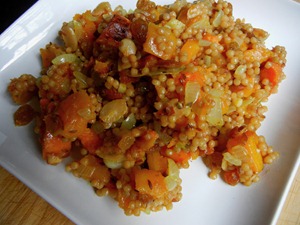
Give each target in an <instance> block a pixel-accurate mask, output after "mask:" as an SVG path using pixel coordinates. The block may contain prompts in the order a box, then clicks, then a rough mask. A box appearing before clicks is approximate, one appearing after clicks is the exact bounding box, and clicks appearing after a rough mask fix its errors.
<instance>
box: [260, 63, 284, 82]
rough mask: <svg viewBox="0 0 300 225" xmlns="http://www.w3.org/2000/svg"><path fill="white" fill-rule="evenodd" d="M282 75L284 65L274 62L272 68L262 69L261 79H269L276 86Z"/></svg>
mask: <svg viewBox="0 0 300 225" xmlns="http://www.w3.org/2000/svg"><path fill="white" fill-rule="evenodd" d="M281 76H282V66H281V65H280V64H278V63H274V62H272V66H271V67H270V68H266V67H264V68H262V69H261V71H260V80H261V81H263V80H264V79H268V80H269V81H270V83H271V84H272V86H276V85H277V84H278V83H279V81H280V78H281Z"/></svg>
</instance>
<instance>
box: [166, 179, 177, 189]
mask: <svg viewBox="0 0 300 225" xmlns="http://www.w3.org/2000/svg"><path fill="white" fill-rule="evenodd" d="M164 180H165V183H166V187H167V189H168V191H172V190H174V188H176V187H177V185H178V183H177V182H176V180H175V179H174V178H173V177H170V176H166V177H165V178H164Z"/></svg>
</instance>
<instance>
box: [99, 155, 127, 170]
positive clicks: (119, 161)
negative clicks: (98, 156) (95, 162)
mask: <svg viewBox="0 0 300 225" xmlns="http://www.w3.org/2000/svg"><path fill="white" fill-rule="evenodd" d="M103 162H104V164H105V165H106V166H107V167H108V168H110V169H119V168H121V167H122V166H123V162H124V157H123V155H116V156H106V157H104V158H103Z"/></svg>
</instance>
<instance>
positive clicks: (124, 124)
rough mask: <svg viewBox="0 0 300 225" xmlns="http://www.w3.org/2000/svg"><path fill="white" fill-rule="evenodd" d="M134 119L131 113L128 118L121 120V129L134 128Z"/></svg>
mask: <svg viewBox="0 0 300 225" xmlns="http://www.w3.org/2000/svg"><path fill="white" fill-rule="evenodd" d="M135 123H136V119H135V116H134V114H133V113H130V114H129V116H127V117H126V119H125V120H123V122H122V124H121V128H122V129H126V130H131V129H132V128H134V127H135Z"/></svg>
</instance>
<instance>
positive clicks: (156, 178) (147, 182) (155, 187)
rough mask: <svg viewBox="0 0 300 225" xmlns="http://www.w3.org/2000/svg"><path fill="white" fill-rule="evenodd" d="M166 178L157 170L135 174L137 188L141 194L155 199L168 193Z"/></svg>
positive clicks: (141, 171) (146, 170)
mask: <svg viewBox="0 0 300 225" xmlns="http://www.w3.org/2000/svg"><path fill="white" fill-rule="evenodd" d="M164 178H165V177H164V176H163V175H162V174H161V172H158V171H155V170H149V169H140V170H137V171H136V172H135V188H136V190H137V191H139V192H140V193H141V194H148V195H150V196H152V197H153V198H159V197H161V196H163V195H164V194H165V193H166V191H167V187H166V183H165V180H164Z"/></svg>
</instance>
